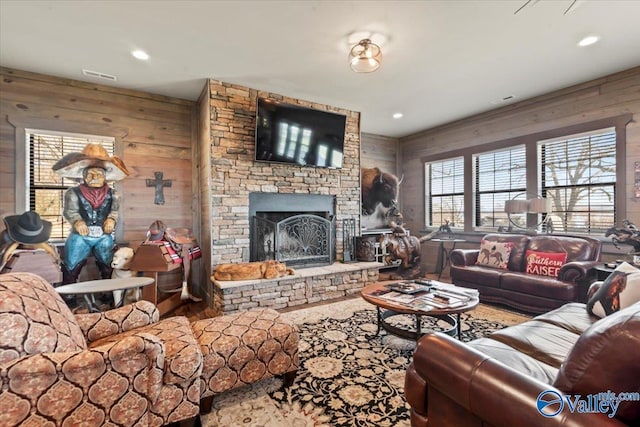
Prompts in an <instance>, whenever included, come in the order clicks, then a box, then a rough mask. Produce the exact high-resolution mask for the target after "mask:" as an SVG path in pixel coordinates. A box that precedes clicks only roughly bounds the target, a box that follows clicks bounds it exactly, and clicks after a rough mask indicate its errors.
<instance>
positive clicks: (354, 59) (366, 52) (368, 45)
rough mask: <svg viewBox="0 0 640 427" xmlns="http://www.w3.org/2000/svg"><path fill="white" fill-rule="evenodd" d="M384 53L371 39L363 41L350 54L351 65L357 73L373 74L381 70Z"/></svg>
mask: <svg viewBox="0 0 640 427" xmlns="http://www.w3.org/2000/svg"><path fill="white" fill-rule="evenodd" d="M381 62H382V51H381V50H380V46H378V45H377V44H375V43H373V42H372V41H371V40H370V39H362V40H360V41H359V42H358V43H357V44H356V45H355V46H353V47H352V48H351V52H349V65H350V66H351V69H352V70H353V71H355V72H356V73H372V72H374V71H376V70H377V69H378V68H380V63H381Z"/></svg>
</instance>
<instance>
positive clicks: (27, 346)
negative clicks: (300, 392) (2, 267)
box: [0, 273, 299, 427]
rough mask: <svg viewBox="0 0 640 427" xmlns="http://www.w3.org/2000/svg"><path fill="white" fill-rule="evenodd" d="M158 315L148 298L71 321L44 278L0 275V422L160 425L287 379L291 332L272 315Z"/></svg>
mask: <svg viewBox="0 0 640 427" xmlns="http://www.w3.org/2000/svg"><path fill="white" fill-rule="evenodd" d="M158 318H159V313H158V310H157V309H156V307H155V306H154V305H153V304H152V303H150V302H148V301H139V302H137V303H135V304H131V305H127V306H124V307H120V308H117V309H114V310H109V311H106V312H102V313H91V314H78V315H75V316H74V315H73V314H72V313H71V311H70V310H69V308H68V307H67V305H66V304H65V303H64V301H63V300H62V298H60V296H59V295H58V294H57V292H56V291H55V290H54V288H53V287H52V286H51V285H50V284H49V283H48V282H46V281H45V280H44V279H43V278H41V277H39V276H36V275H34V274H30V273H14V274H0V380H1V386H2V388H1V389H0V426H2V427H5V426H17V425H32V426H45V425H46V426H65V427H66V426H72V425H80V424H82V425H84V426H103V425H109V426H133V425H135V426H147V425H148V426H160V425H165V424H169V423H174V422H178V421H183V420H188V419H191V418H194V417H197V416H198V414H199V413H200V411H201V409H202V411H203V412H206V411H207V410H208V409H210V406H211V398H212V397H213V396H214V395H216V394H218V393H222V392H225V391H227V390H230V389H232V388H237V387H242V386H244V385H247V384H250V383H253V382H256V381H260V380H262V379H265V378H270V377H273V376H283V377H284V384H285V385H289V384H291V383H292V382H293V381H294V379H295V374H296V371H297V369H298V365H299V360H298V342H299V338H298V331H297V329H296V327H295V325H293V324H292V323H290V322H288V321H286V320H285V319H283V318H282V317H281V316H280V314H279V313H278V312H276V311H274V310H271V309H268V308H263V309H254V310H248V311H245V312H239V313H234V314H229V315H224V316H218V317H214V318H210V319H202V320H198V321H196V322H193V323H189V320H188V319H187V318H186V317H183V316H175V317H170V318H168V319H162V320H158Z"/></svg>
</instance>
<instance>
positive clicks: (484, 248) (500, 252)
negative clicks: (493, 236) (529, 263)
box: [476, 240, 513, 270]
mask: <svg viewBox="0 0 640 427" xmlns="http://www.w3.org/2000/svg"><path fill="white" fill-rule="evenodd" d="M512 249H513V243H511V242H492V241H489V240H482V242H480V253H479V254H478V260H477V261H476V264H477V265H483V266H485V267H492V268H500V269H502V270H506V269H507V264H508V263H509V256H510V255H511V250H512Z"/></svg>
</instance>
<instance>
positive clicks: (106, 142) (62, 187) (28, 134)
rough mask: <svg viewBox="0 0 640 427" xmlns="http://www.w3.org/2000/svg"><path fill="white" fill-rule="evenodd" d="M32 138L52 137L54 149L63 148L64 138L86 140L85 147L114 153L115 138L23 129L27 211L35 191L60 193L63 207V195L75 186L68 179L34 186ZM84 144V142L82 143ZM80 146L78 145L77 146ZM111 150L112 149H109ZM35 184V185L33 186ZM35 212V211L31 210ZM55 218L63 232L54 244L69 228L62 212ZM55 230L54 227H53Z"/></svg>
mask: <svg viewBox="0 0 640 427" xmlns="http://www.w3.org/2000/svg"><path fill="white" fill-rule="evenodd" d="M33 136H45V137H52V138H56V137H58V138H60V140H61V141H60V143H59V144H57V145H56V147H60V148H62V147H63V146H64V143H65V142H64V138H67V139H69V140H72V139H76V140H78V141H82V140H86V143H85V146H86V145H88V144H90V143H93V144H95V143H98V144H102V146H104V147H108V146H110V147H109V149H107V152H108V153H109V155H111V156H112V155H113V154H114V153H115V138H113V137H110V136H109V137H107V136H102V135H88V134H78V133H71V132H57V131H49V130H42V129H25V151H26V156H27V168H28V170H27V180H26V183H25V190H26V193H27V196H26V197H27V200H26V203H27V206H28V209H29V210H32V208H33V205H34V204H35V202H36V201H35V200H34V199H32V197H31V196H32V194H34V193H35V191H37V190H53V191H57V192H61V193H60V202H61V203H60V206H61V207H63V204H64V194H65V192H66V190H67V189H69V188H72V187H75V186H76V185H77V183H76V182H74V181H75V180H73V179H68V178H64V179H63V180H61V182H60V184H58V185H55V184H39V185H37V184H35V182H34V181H36V180H35V179H34V177H33V176H32V174H31V166H32V163H33V159H32V153H33V151H34V146H35V142H32V137H33ZM69 142H70V143H72V141H69ZM82 142H84V141H82ZM79 145H80V144H78V146H79ZM111 148H112V149H111ZM69 153H70V152H66V153H64V154H65V155H66V154H69ZM42 158H43V157H40V159H42ZM34 184H35V185H34ZM109 185H112V183H109ZM33 210H35V209H33ZM38 213H40V215H41V216H43V219H45V216H44V215H43V213H42V212H38ZM56 217H60V218H62V224H63V230H62V237H60V236H58V235H55V236H52V237H51V238H50V240H51V241H53V242H56V241H64V240H65V239H66V237H67V236H68V234H69V230H64V227H67V226H68V227H70V226H69V224H68V223H67V222H66V219H64V216H63V212H62V211H60V212H59V213H58V215H56ZM54 228H55V227H54Z"/></svg>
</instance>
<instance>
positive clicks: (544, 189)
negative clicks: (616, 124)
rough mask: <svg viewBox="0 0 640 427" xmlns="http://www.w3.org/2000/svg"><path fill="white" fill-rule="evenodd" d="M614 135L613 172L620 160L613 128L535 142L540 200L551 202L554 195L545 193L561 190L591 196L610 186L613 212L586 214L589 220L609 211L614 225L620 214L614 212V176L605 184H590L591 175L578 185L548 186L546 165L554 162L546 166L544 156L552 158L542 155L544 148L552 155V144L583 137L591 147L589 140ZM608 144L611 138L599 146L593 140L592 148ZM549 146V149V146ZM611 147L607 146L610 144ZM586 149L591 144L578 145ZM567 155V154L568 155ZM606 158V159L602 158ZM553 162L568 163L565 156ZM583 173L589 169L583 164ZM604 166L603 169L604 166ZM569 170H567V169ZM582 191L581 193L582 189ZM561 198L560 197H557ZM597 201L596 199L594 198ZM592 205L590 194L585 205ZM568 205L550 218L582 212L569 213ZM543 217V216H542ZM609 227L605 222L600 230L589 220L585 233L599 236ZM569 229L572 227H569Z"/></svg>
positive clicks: (593, 157)
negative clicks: (593, 190) (596, 189)
mask: <svg viewBox="0 0 640 427" xmlns="http://www.w3.org/2000/svg"><path fill="white" fill-rule="evenodd" d="M611 133H613V134H614V137H613V140H614V141H613V142H614V147H613V152H614V155H615V156H616V157H615V164H614V166H613V167H614V168H615V170H617V168H618V166H619V159H618V157H617V153H616V149H617V136H616V135H615V133H616V132H615V128H612V127H609V128H603V129H596V130H594V131H590V132H583V133H579V134H573V135H565V136H562V137H560V138H552V139H547V140H541V141H538V143H537V150H538V167H539V168H540V181H539V189H540V195H541V196H542V197H547V198H549V197H550V198H551V199H553V196H549V195H548V193H549V192H558V193H562V192H563V191H569V192H570V193H571V192H573V191H584V190H585V189H586V190H588V193H590V192H591V191H590V190H591V189H594V188H601V189H602V188H605V187H613V200H614V209H613V212H611V211H610V210H606V211H600V210H594V211H591V210H589V211H588V213H587V216H588V217H589V218H591V217H592V216H597V215H598V214H599V213H601V212H604V213H609V212H611V213H612V214H613V223H616V221H617V220H618V218H619V216H620V215H619V212H618V211H617V210H616V208H615V200H616V199H617V198H618V195H617V194H616V193H617V190H618V184H617V182H616V175H615V174H613V178H608V180H606V181H601V180H594V181H592V180H591V179H590V178H591V175H589V177H588V178H587V179H586V181H585V182H582V183H578V184H571V183H564V184H560V183H558V184H555V185H553V184H550V185H547V184H546V179H545V170H546V169H545V167H546V166H547V164H551V165H553V161H551V162H549V163H547V162H546V161H545V160H543V158H544V159H546V158H547V157H550V158H551V159H553V154H551V155H550V156H549V155H547V154H546V153H545V151H546V150H547V149H550V150H551V153H553V151H554V150H555V149H556V148H555V147H554V145H556V144H559V145H563V144H564V145H566V144H568V143H569V141H571V140H576V139H584V138H585V137H588V144H592V141H591V139H592V138H593V137H595V136H597V135H609V134H611ZM609 143H610V139H609V140H608V141H604V142H601V143H598V141H595V142H594V143H593V145H595V147H596V148H606V147H607V144H609ZM548 146H550V147H548ZM609 147H610V145H609ZM587 148H590V149H591V148H593V146H592V145H588V146H587V147H584V145H583V146H581V149H583V150H586V149H587ZM569 154H570V153H569ZM597 158H598V156H592V157H590V160H592V161H593V160H594V159H597ZM605 158H606V157H605ZM556 160H560V161H561V162H565V161H566V160H567V157H565V156H562V157H560V159H556ZM569 161H571V159H569ZM582 167H583V168H585V169H583V170H590V169H591V167H588V166H586V165H585V164H583V165H582ZM605 167H606V166H605ZM567 169H568V168H567ZM606 176H607V177H611V174H610V173H609V174H607V175H606ZM581 189H582V190H581ZM559 197H560V196H559ZM595 200H597V198H596V199H595ZM591 202H592V198H591V194H589V199H588V204H589V205H591ZM567 207H568V206H565V210H563V211H553V213H552V216H553V218H556V217H560V218H561V217H562V216H571V213H572V212H575V213H579V212H581V211H580V210H577V211H576V210H574V211H568V210H566V208H567ZM543 216H544V215H543ZM611 225H612V224H610V223H608V224H606V225H603V226H601V227H600V228H598V227H597V223H595V222H594V220H593V219H590V220H589V221H588V227H589V230H590V232H589V233H588V234H602V233H604V232H605V231H606V230H607V229H608V228H609V227H610V226H611ZM572 227H573V228H574V229H575V228H576V227H577V226H576V225H573V226H572ZM554 228H555V229H558V224H556V223H555V222H554ZM568 228H571V227H568ZM592 228H593V229H594V231H593V232H591V229H592ZM576 232H578V231H569V233H576Z"/></svg>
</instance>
